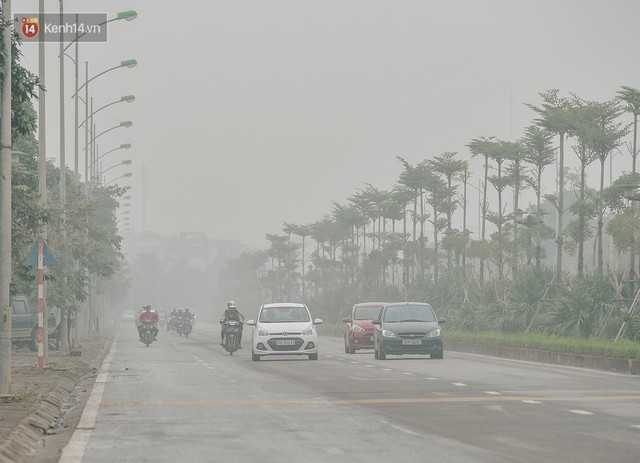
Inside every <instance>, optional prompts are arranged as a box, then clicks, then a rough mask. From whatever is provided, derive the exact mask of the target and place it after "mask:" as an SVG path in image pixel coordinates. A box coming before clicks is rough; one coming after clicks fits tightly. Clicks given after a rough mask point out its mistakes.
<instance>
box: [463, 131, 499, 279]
mask: <svg viewBox="0 0 640 463" xmlns="http://www.w3.org/2000/svg"><path fill="white" fill-rule="evenodd" d="M467 146H468V147H469V150H470V151H471V155H472V156H478V155H480V156H484V182H483V187H482V231H481V234H480V239H481V240H482V241H483V242H484V241H485V239H486V224H487V212H488V208H487V186H488V183H489V156H490V155H491V154H492V153H493V152H494V151H495V150H496V149H497V146H498V143H497V142H496V141H494V137H489V138H485V137H480V138H474V139H473V140H471V143H469V144H468V145H467ZM484 261H485V260H484V258H483V257H481V258H480V281H481V282H483V281H484V263H485V262H484Z"/></svg>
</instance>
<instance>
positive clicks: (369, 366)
mask: <svg viewBox="0 0 640 463" xmlns="http://www.w3.org/2000/svg"><path fill="white" fill-rule="evenodd" d="M365 367H368V368H373V367H375V365H365Z"/></svg>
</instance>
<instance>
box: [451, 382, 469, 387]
mask: <svg viewBox="0 0 640 463" xmlns="http://www.w3.org/2000/svg"><path fill="white" fill-rule="evenodd" d="M451 384H453V385H454V386H458V387H465V386H466V384H465V383H451Z"/></svg>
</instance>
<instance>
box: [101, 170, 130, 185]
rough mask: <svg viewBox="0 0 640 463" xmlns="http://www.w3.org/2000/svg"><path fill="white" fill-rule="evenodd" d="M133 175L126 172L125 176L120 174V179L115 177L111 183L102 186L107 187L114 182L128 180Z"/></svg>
mask: <svg viewBox="0 0 640 463" xmlns="http://www.w3.org/2000/svg"><path fill="white" fill-rule="evenodd" d="M132 175H133V174H132V173H131V172H127V173H126V174H122V175H121V176H120V177H116V178H114V179H112V180H111V181H109V182H107V183H105V184H104V186H109V185H111V184H112V183H113V182H115V181H116V180H120V179H121V178H129V177H131V176H132Z"/></svg>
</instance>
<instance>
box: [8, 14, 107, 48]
mask: <svg viewBox="0 0 640 463" xmlns="http://www.w3.org/2000/svg"><path fill="white" fill-rule="evenodd" d="M13 20H14V26H15V29H16V31H17V32H18V34H19V35H20V37H21V38H22V41H23V42H38V41H39V40H40V39H41V38H42V39H44V41H46V42H71V41H73V40H76V39H77V40H78V42H106V41H107V15H106V13H105V14H103V13H65V14H63V15H62V17H61V16H60V14H57V13H45V14H44V15H42V16H39V15H38V14H37V13H31V14H28V13H18V14H15V15H14V16H13Z"/></svg>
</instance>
